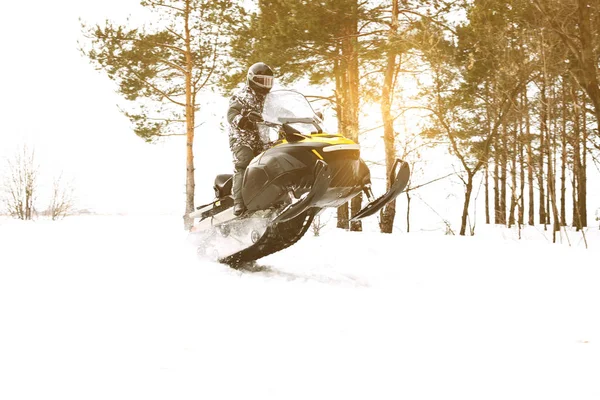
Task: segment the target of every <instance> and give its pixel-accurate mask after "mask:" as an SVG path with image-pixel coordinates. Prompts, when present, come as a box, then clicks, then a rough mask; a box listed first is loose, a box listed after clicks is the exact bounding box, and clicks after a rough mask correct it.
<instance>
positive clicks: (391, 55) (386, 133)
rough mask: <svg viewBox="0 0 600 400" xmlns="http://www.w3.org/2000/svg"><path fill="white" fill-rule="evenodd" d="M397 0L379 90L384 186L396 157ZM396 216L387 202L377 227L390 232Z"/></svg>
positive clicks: (394, 2) (389, 180) (392, 206)
mask: <svg viewBox="0 0 600 400" xmlns="http://www.w3.org/2000/svg"><path fill="white" fill-rule="evenodd" d="M398 8H399V7H398V0H392V21H391V24H390V31H389V37H388V43H389V44H390V46H389V48H388V53H387V63H386V69H385V77H384V81H383V88H382V90H381V118H382V120H383V142H384V146H385V165H386V187H387V189H389V188H390V186H391V183H392V182H391V179H390V175H391V173H392V172H393V171H392V167H393V165H394V160H395V158H396V137H395V134H394V120H393V118H392V113H391V107H392V102H393V93H394V90H393V87H392V86H393V84H394V74H395V71H396V59H397V58H398V57H397V54H396V50H395V48H394V46H392V45H391V43H392V42H393V40H394V38H395V36H396V34H397V33H398ZM395 217H396V200H395V199H394V200H393V201H391V202H390V203H388V204H387V205H386V206H385V208H384V209H383V210H381V214H380V222H379V228H380V230H381V232H382V233H392V230H393V229H394V218H395Z"/></svg>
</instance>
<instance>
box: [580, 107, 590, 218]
mask: <svg viewBox="0 0 600 400" xmlns="http://www.w3.org/2000/svg"><path fill="white" fill-rule="evenodd" d="M582 103H583V104H582V107H581V108H582V110H583V113H582V115H583V123H582V124H581V131H582V134H583V135H582V139H581V169H580V170H579V193H578V196H577V197H578V201H579V206H578V210H579V214H580V218H581V226H582V227H587V226H588V224H587V141H588V130H587V108H586V101H585V96H584V97H583V99H582Z"/></svg>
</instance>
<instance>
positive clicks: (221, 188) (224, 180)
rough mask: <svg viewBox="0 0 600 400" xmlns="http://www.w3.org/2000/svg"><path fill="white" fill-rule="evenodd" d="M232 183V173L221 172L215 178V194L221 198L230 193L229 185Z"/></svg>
mask: <svg viewBox="0 0 600 400" xmlns="http://www.w3.org/2000/svg"><path fill="white" fill-rule="evenodd" d="M232 184H233V175H232V174H221V175H217V177H216V178H215V186H214V189H215V196H217V198H219V199H220V198H223V197H225V196H229V195H230V194H231V186H232Z"/></svg>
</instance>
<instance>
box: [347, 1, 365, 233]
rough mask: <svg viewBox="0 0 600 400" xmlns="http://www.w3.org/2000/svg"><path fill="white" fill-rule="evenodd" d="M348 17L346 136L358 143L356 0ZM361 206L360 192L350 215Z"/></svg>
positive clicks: (358, 226)
mask: <svg viewBox="0 0 600 400" xmlns="http://www.w3.org/2000/svg"><path fill="white" fill-rule="evenodd" d="M349 11H350V14H349V15H350V18H349V20H348V24H347V30H346V36H345V38H344V41H343V45H342V46H343V47H342V49H343V51H344V53H345V57H346V58H347V60H348V70H347V74H348V118H349V120H348V128H349V130H348V137H349V138H350V139H352V140H354V141H355V142H356V143H358V129H359V124H358V111H359V110H358V108H359V83H360V82H359V71H358V36H357V35H358V1H357V0H352V1H351V4H350V9H349ZM361 208H362V193H359V194H358V195H357V196H356V197H354V198H353V199H352V201H351V202H350V215H351V216H354V215H356V214H358V212H359V211H360V209H361ZM350 230H351V231H362V222H361V221H353V222H351V223H350Z"/></svg>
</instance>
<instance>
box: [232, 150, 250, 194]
mask: <svg viewBox="0 0 600 400" xmlns="http://www.w3.org/2000/svg"><path fill="white" fill-rule="evenodd" d="M253 158H254V151H253V150H252V148H250V147H249V146H246V145H237V146H234V147H233V165H234V167H235V171H234V173H233V187H232V188H231V191H232V193H233V203H234V204H243V203H244V199H242V182H243V180H244V172H245V171H246V167H248V164H250V161H252V159H253Z"/></svg>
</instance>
